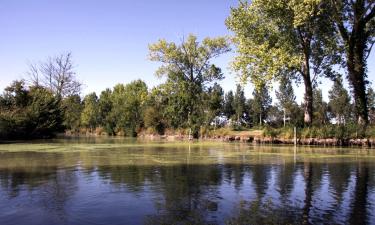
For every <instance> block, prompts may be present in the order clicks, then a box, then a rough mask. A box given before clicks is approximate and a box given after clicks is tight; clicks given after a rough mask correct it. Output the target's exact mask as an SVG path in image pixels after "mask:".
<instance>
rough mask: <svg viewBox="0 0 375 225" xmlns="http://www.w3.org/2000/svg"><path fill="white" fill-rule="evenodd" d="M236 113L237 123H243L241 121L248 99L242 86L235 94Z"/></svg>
mask: <svg viewBox="0 0 375 225" xmlns="http://www.w3.org/2000/svg"><path fill="white" fill-rule="evenodd" d="M233 103H234V111H235V114H236V119H237V123H238V124H240V123H241V119H242V117H243V115H244V113H245V104H246V98H245V93H244V90H243V87H242V86H241V85H240V84H237V86H236V93H235V94H234V102H233Z"/></svg>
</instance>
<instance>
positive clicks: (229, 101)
mask: <svg viewBox="0 0 375 225" xmlns="http://www.w3.org/2000/svg"><path fill="white" fill-rule="evenodd" d="M223 112H224V115H225V116H226V117H227V118H228V119H230V118H231V117H232V116H233V115H234V114H235V113H236V112H235V110H234V95H233V91H228V93H226V94H225V96H224V106H223Z"/></svg>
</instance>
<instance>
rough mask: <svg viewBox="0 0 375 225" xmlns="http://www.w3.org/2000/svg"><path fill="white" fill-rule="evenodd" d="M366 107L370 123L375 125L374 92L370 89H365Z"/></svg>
mask: <svg viewBox="0 0 375 225" xmlns="http://www.w3.org/2000/svg"><path fill="white" fill-rule="evenodd" d="M367 102H368V104H367V107H368V110H369V119H370V123H371V124H374V123H375V92H374V89H372V88H371V87H369V88H367Z"/></svg>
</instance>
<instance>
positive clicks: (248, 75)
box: [226, 0, 338, 124]
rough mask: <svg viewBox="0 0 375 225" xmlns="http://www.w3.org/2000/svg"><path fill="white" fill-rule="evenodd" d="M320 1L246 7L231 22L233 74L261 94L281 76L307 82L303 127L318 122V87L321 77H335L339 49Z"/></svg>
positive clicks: (259, 2)
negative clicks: (315, 96) (315, 94)
mask: <svg viewBox="0 0 375 225" xmlns="http://www.w3.org/2000/svg"><path fill="white" fill-rule="evenodd" d="M323 6H324V2H323V1H320V0H253V1H251V2H250V3H248V2H246V1H241V2H240V3H239V6H238V7H236V8H232V9H231V13H230V16H229V18H227V20H226V24H227V27H228V28H229V29H230V30H231V31H233V32H234V43H235V45H236V47H237V48H236V51H237V56H236V57H235V59H234V62H233V69H234V70H235V71H237V72H238V73H239V74H240V75H241V77H242V79H243V80H244V81H246V80H249V79H250V80H251V81H252V82H253V83H254V84H255V86H256V87H257V88H258V89H259V88H260V87H261V86H262V85H263V84H265V83H268V82H269V81H271V80H274V79H277V78H278V76H279V75H280V74H282V73H287V74H288V75H290V76H291V77H292V78H295V79H297V80H302V81H303V83H304V87H305V97H304V111H305V116H304V121H305V123H307V124H311V122H312V119H313V84H314V83H315V82H316V80H317V78H318V77H319V76H321V75H322V76H323V75H324V76H334V72H333V71H332V68H331V65H332V64H335V63H337V62H336V61H337V60H338V58H337V57H336V55H337V54H336V43H335V40H334V38H332V36H334V34H333V32H334V29H333V28H332V24H330V22H329V20H328V19H327V18H328V16H327V15H328V14H329V12H327V11H325V9H326V7H323Z"/></svg>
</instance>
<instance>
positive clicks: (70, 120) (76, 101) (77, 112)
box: [61, 95, 83, 131]
mask: <svg viewBox="0 0 375 225" xmlns="http://www.w3.org/2000/svg"><path fill="white" fill-rule="evenodd" d="M61 108H62V109H63V111H64V121H63V125H64V127H65V128H66V129H69V130H75V131H77V130H78V129H79V128H80V126H81V112H82V108H83V107H82V103H81V97H80V96H79V95H71V96H68V97H66V98H64V99H63V100H62V102H61Z"/></svg>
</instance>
